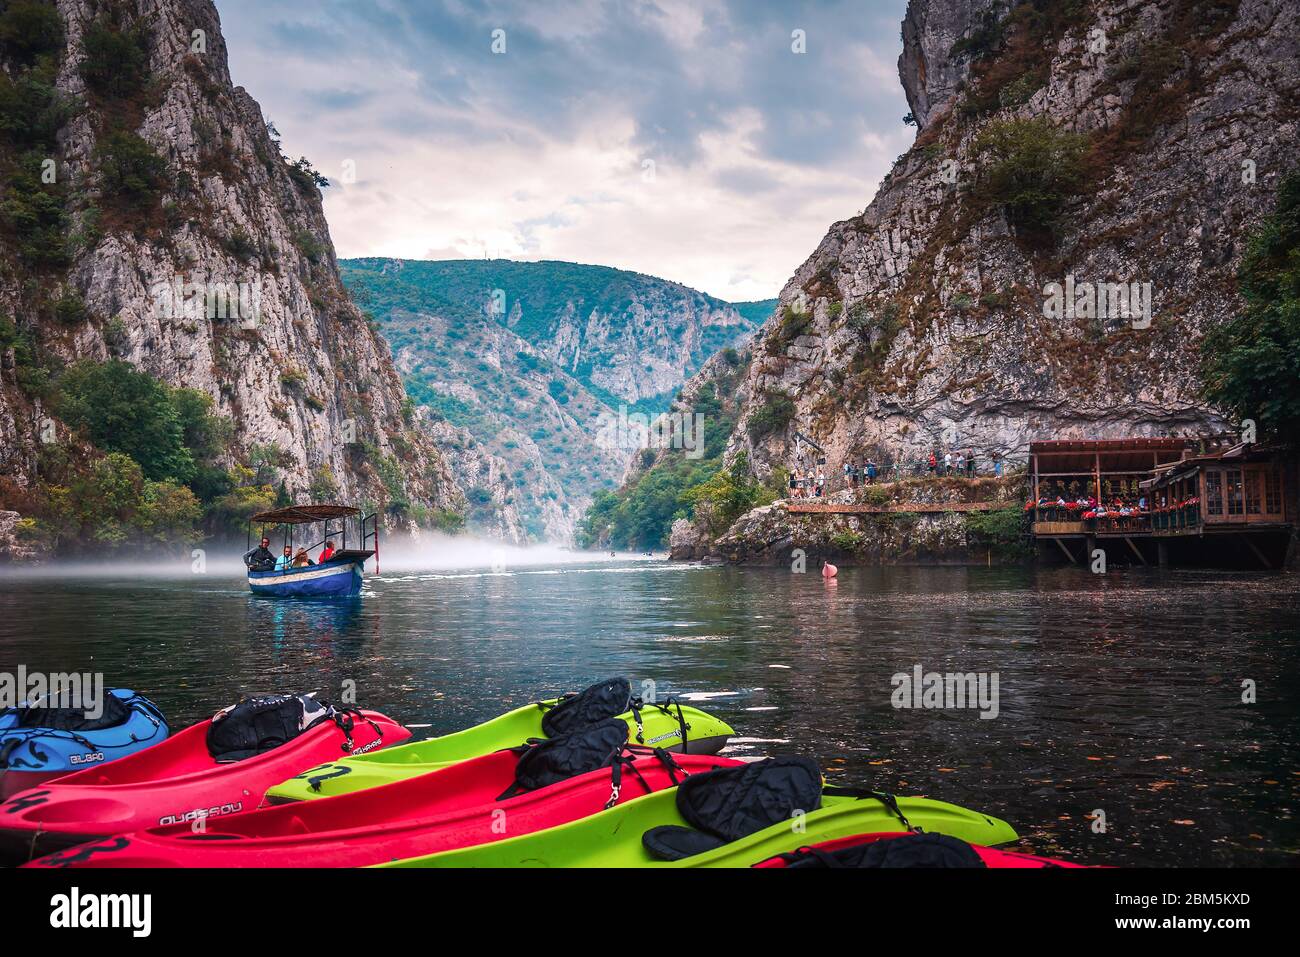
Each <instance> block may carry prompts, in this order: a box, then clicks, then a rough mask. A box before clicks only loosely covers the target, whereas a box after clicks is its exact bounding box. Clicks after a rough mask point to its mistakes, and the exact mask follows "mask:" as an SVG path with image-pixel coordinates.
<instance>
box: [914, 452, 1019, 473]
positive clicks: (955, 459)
mask: <svg viewBox="0 0 1300 957" xmlns="http://www.w3.org/2000/svg"><path fill="white" fill-rule="evenodd" d="M926 466H927V469H928V471H929V472H930V474H931V475H965V476H966V478H974V477H975V450H974V449H967V450H966V451H965V452H962V451H961V450H958V451H957V453H956V454H953V452H952V451H951V450H949V451H947V452H944V453H943V457H942V458H940V456H939V454H938V452H936V451H933V450H932V451H931V452H930V458H929V460H928V461H927V462H926ZM993 471H994V474H995V475H1001V474H1002V458H1001V456H999V455H998V454H997V453H994V455H993Z"/></svg>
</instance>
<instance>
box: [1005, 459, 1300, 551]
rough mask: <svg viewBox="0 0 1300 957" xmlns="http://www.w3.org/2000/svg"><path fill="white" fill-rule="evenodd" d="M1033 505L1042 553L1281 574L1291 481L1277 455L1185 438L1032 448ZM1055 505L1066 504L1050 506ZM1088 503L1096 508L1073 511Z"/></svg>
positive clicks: (1291, 511) (1291, 510) (1292, 517)
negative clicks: (1210, 445) (1272, 570)
mask: <svg viewBox="0 0 1300 957" xmlns="http://www.w3.org/2000/svg"><path fill="white" fill-rule="evenodd" d="M1029 471H1030V479H1031V482H1032V486H1031V490H1030V494H1031V499H1030V503H1029V504H1028V505H1027V506H1026V508H1027V509H1030V510H1032V511H1033V513H1034V514H1033V535H1034V538H1035V540H1036V542H1037V545H1038V548H1039V553H1040V556H1042V557H1044V558H1049V557H1051V555H1053V554H1055V555H1057V556H1059V557H1063V558H1065V559H1068V560H1069V561H1070V562H1072V563H1077V564H1082V565H1085V566H1086V565H1088V564H1089V563H1090V560H1091V556H1092V555H1093V552H1094V550H1095V549H1097V548H1101V549H1102V550H1104V551H1105V552H1106V557H1107V561H1123V560H1128V561H1131V562H1135V563H1140V564H1143V565H1150V564H1160V565H1165V564H1168V563H1170V562H1174V563H1178V564H1183V563H1186V564H1215V565H1223V564H1229V565H1240V566H1243V567H1253V568H1260V567H1264V568H1279V567H1281V566H1282V564H1283V563H1284V562H1285V560H1286V557H1287V549H1288V547H1290V543H1291V540H1292V531H1293V527H1294V523H1295V521H1296V497H1295V496H1296V491H1295V485H1294V483H1295V481H1296V477H1295V476H1294V475H1289V474H1288V469H1287V463H1286V462H1285V460H1284V459H1283V457H1282V456H1281V454H1280V453H1279V452H1278V450H1276V449H1272V448H1269V447H1267V446H1262V445H1254V444H1249V443H1238V444H1234V445H1223V446H1221V447H1216V448H1210V449H1208V450H1203V447H1202V444H1201V443H1197V442H1193V440H1191V439H1175V438H1151V439H1143V438H1134V439H1100V440H1072V439H1061V440H1052V441H1042V442H1032V443H1030V446H1029ZM1058 500H1062V501H1064V502H1065V503H1066V504H1065V505H1058V504H1056V503H1057V501H1058ZM1083 500H1091V501H1095V502H1096V503H1097V505H1096V506H1095V507H1093V506H1088V505H1080V504H1078V503H1079V502H1080V501H1083Z"/></svg>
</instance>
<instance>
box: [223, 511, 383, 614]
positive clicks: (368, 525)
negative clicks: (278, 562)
mask: <svg viewBox="0 0 1300 957" xmlns="http://www.w3.org/2000/svg"><path fill="white" fill-rule="evenodd" d="M351 518H356V519H357V521H356V522H355V523H349V521H348V520H349V519H351ZM317 522H319V523H321V524H322V525H323V527H324V530H323V532H322V533H321V536H320V538H319V539H317V540H315V541H314V542H312V543H311V544H308V542H311V540H312V539H313V538H314V535H313V534H312V533H311V527H312V526H313V525H315V524H316V523H317ZM349 524H353V527H354V528H355V529H356V530H357V532H358V535H357V536H354V538H353V541H354V543H356V544H357V545H359V547H354V548H349V547H348V526H349ZM257 525H260V526H261V528H262V534H261V535H260V536H259V541H260V540H261V539H262V538H269V539H271V541H272V544H273V545H274V544H275V539H276V537H277V536H276V535H275V534H273V532H274V529H276V528H283V529H284V532H283V542H282V543H281V545H280V547H281V549H283V548H286V547H288V548H292V549H293V550H294V554H296V553H297V550H298V549H299V548H306V549H307V552H308V554H309V555H310V556H312V559H313V561H314V560H315V557H316V555H317V554H319V552H320V550H321V548H322V547H323V546H324V544H325V542H326V541H335V542H337V543H338V546H339V548H338V550H337V551H335V552H334V554H333V556H332V557H331V558H330V559H329V560H328V561H324V562H320V563H318V564H315V565H303V566H300V567H297V568H281V569H267V570H256V569H254V568H252V567H250V568H249V569H248V587H249V589H251V590H252V592H253V594H255V595H266V596H269V597H273V598H318V597H323V598H355V597H357V596H358V595H360V594H361V578H362V574H363V572H364V571H365V565H366V560H367V559H368V558H370V557H372V556H373V557H374V559H375V571H378V570H379V517H378V515H377V514H375V513H371V514H370V515H365V514H363V513H362V511H361V509H359V508H353V507H351V506H348V505H290V506H288V507H287V508H277V509H272V510H271V511H269V512H258V513H257V514H256V515H254V516H253V517H252V518H251V519H249V523H248V533H249V544H250V545H251V543H252V532H253V527H254V526H257ZM303 526H307V534H305V535H302V534H298V535H297V536H296V537H297V538H298V539H299V541H297V542H295V541H294V538H295V533H297V532H299V530H300V529H301V528H302V527H303ZM268 530H270V531H268Z"/></svg>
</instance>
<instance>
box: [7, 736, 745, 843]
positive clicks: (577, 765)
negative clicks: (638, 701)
mask: <svg viewBox="0 0 1300 957" xmlns="http://www.w3.org/2000/svg"><path fill="white" fill-rule="evenodd" d="M602 735H603V737H602ZM593 740H595V744H594V745H593V744H592V742H593ZM626 741H627V724H626V723H625V722H623V721H621V720H618V719H614V720H613V721H612V722H602V724H600V725H596V726H595V727H594V728H591V729H588V730H585V731H581V732H577V733H575V734H570V735H565V736H562V737H557V738H551V739H548V740H547V741H545V742H541V743H539V744H534V745H532V746H531V747H529V748H527V749H526V750H523V753H522V754H521V753H520V750H509V751H497V752H494V753H493V754H487V755H484V756H483V757H480V758H472V759H470V760H468V761H462V762H461V763H459V764H453V765H451V766H449V767H445V768H440V769H438V770H436V771H430V772H428V773H427V774H422V775H419V776H418V777H412V778H405V779H403V780H399V781H395V782H393V783H392V784H385V785H381V786H379V787H374V788H367V789H364V790H360V791H351V792H348V793H345V794H339V795H336V796H334V797H325V798H318V799H316V800H313V801H301V802H294V803H292V804H279V805H273V806H269V807H266V808H263V809H262V810H260V811H255V812H253V813H251V814H242V815H239V816H238V817H233V818H229V819H227V818H221V819H218V820H209V821H207V822H206V827H205V828H204V829H203V830H202V831H201V832H196V831H195V830H194V829H193V828H191V827H190V826H188V825H184V824H180V825H172V826H169V827H155V828H150V829H149V830H144V831H139V832H137V833H134V834H124V835H121V836H119V837H112V838H108V839H106V840H102V841H97V842H95V843H91V844H85V845H82V846H81V847H74V848H69V849H67V850H64V851H61V852H59V853H57V854H51V855H49V856H48V857H43V858H41V859H39V860H36V861H33V862H32V863H30V864H28V865H27V866H28V867H45V868H60V867H361V866H365V865H369V864H381V863H384V862H387V861H395V860H403V859H405V858H409V857H420V856H424V855H428V854H435V853H438V852H440V851H448V850H453V849H455V848H461V847H468V846H471V845H475V844H487V843H490V842H492V841H499V840H501V839H503V838H507V837H517V836H519V835H521V834H529V833H532V832H534V831H540V830H544V829H545V828H548V827H554V826H555V825H557V824H564V823H567V822H569V821H573V820H577V819H579V818H582V817H586V816H587V815H590V814H596V813H598V812H600V811H602V810H604V809H606V808H607V807H612V806H613V805H614V804H617V803H622V802H625V801H629V800H632V799H633V798H636V797H640V796H641V795H644V794H648V793H650V792H653V791H660V790H663V789H665V788H671V787H673V786H675V785H676V784H677V783H678V782H679V781H681V780H684V779H685V778H686V777H687V776H688V775H691V774H696V773H701V772H704V771H712V770H714V769H716V768H719V767H729V766H731V765H735V764H738V763H740V762H738V761H735V760H732V759H730V758H721V757H717V756H714V755H687V754H668V753H667V752H666V751H660V750H652V749H649V748H645V747H639V746H630V747H629V746H627V745H626ZM575 744H576V747H575V746H574V745H575ZM583 749H585V751H584V750H583ZM561 752H563V753H562V754H561ZM575 753H576V754H578V757H577V758H576V759H575V758H574V754H575ZM557 754H560V758H561V759H560V760H558V761H554V760H549V759H550V758H554V757H555V756H556V755H557ZM537 758H540V759H541V760H540V761H539V760H535V759H537ZM540 764H548V765H549V770H545V771H544V773H542V774H540V775H539V774H538V773H537V771H538V766H539V765H540ZM588 768H591V769H592V770H588ZM310 774H311V771H307V772H304V775H303V776H306V775H310ZM538 785H540V786H538Z"/></svg>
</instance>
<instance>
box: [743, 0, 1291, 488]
mask: <svg viewBox="0 0 1300 957" xmlns="http://www.w3.org/2000/svg"><path fill="white" fill-rule="evenodd" d="M1298 16H1300V10H1298V8H1297V4H1296V3H1295V2H1294V0H1239V2H1238V0H1178V2H1175V0H1076V2H1065V3H1055V2H1053V3H1049V2H1023V3H1015V4H1010V3H997V2H981V0H912V2H911V3H910V4H909V7H908V11H907V17H906V19H905V21H904V23H903V41H904V49H903V52H902V55H901V57H900V60H899V72H900V76H901V78H902V81H903V86H904V88H905V91H906V94H907V99H908V102H909V104H910V105H911V108H912V114H913V117H914V119H915V121H916V123H917V124H918V136H917V139H916V143H915V145H914V146H913V147H912V148H911V149H910V150H909V151H908V152H907V153H906V154H904V155H903V156H901V157H900V158H899V159H898V161H897V163H896V164H895V166H894V168H893V170H892V171H891V172H890V174H889V175H888V176H887V177H886V178H885V180H884V182H883V183H882V185H881V187H880V190H879V192H878V194H877V195H876V197H875V199H874V200H873V201H872V202H871V204H870V205H869V206H868V207H867V209H866V211H865V213H864V214H862V215H861V216H855V217H853V218H851V219H847V220H845V221H843V222H840V223H836V224H835V225H833V226H832V227H831V228H830V230H829V232H828V233H827V235H826V237H825V239H823V240H822V242H821V244H820V245H819V246H818V247H817V249H816V250H814V252H813V253H812V255H811V256H809V258H808V259H807V260H806V261H805V262H804V263H803V265H801V266H800V267H799V268H798V269H797V270H796V272H795V274H794V276H793V277H792V278H791V279H790V281H789V283H788V284H787V285H786V287H785V288H784V289H783V290H782V292H781V304H780V307H779V309H778V311H777V314H776V315H774V316H773V318H772V319H771V320H769V322H768V323H767V324H766V325H765V327H764V328H763V330H762V331H761V332H760V333H759V334H758V337H757V340H756V341H757V347H756V350H755V357H754V359H753V361H752V362H751V364H750V366H749V369H748V373H747V376H746V379H745V383H744V385H743V387H742V389H741V390H740V395H741V398H742V403H743V411H742V414H741V417H740V421H739V424H738V426H737V428H736V430H735V432H734V434H733V436H732V439H731V443H730V447H729V456H732V457H734V456H735V455H736V454H738V453H739V452H742V451H743V452H746V453H747V454H748V456H749V460H750V462H751V463H752V465H753V467H754V468H755V470H756V471H757V472H758V474H759V475H760V476H764V475H767V474H769V473H770V472H771V470H773V469H774V468H776V467H777V466H783V465H784V466H789V465H792V464H793V442H794V435H795V432H796V431H799V432H802V433H803V434H805V435H807V436H809V437H811V438H813V439H814V440H815V441H816V442H818V443H819V444H820V445H821V446H823V447H824V448H825V449H826V452H827V457H828V459H829V468H828V473H829V474H834V472H835V471H836V470H838V467H839V465H840V463H842V462H843V461H845V459H846V457H850V456H852V457H855V458H856V457H859V456H864V455H871V456H873V457H874V458H875V459H876V460H877V461H883V462H889V461H894V460H901V461H905V462H914V461H916V460H918V459H920V458H921V457H922V456H923V455H925V454H927V453H928V451H929V450H930V449H931V448H934V447H941V448H942V447H948V448H951V447H954V446H959V447H961V448H963V449H965V448H973V449H974V450H975V451H976V453H977V455H979V456H980V458H981V460H982V461H983V462H985V463H987V461H988V456H989V455H990V454H992V453H995V452H996V453H1000V454H1002V455H1004V456H1008V457H1009V458H1011V459H1013V460H1014V459H1016V458H1017V457H1023V454H1024V452H1025V449H1026V446H1027V444H1028V442H1029V441H1030V440H1032V439H1035V438H1040V437H1113V436H1125V435H1135V434H1136V435H1164V434H1183V433H1194V434H1196V433H1204V432H1217V431H1222V430H1225V429H1233V428H1235V427H1236V425H1237V424H1236V423H1232V422H1227V421H1225V420H1224V419H1223V418H1222V417H1221V416H1220V414H1219V413H1218V412H1217V411H1216V410H1215V409H1213V408H1209V407H1207V406H1206V404H1205V403H1204V402H1203V401H1202V400H1201V398H1200V397H1199V385H1200V380H1199V348H1200V342H1201V339H1202V336H1203V333H1204V332H1205V330H1206V329H1207V328H1209V327H1210V326H1211V325H1212V324H1213V323H1215V322H1216V321H1218V320H1219V319H1220V318H1222V317H1223V316H1225V315H1227V314H1229V313H1230V312H1232V311H1233V310H1235V309H1237V308H1239V301H1238V299H1237V298H1236V296H1235V285H1234V273H1235V270H1236V267H1237V265H1238V263H1239V261H1240V257H1241V254H1242V251H1243V237H1244V236H1245V234H1246V232H1247V231H1248V229H1249V228H1250V227H1251V225H1252V224H1253V223H1255V222H1256V221H1257V220H1258V218H1259V217H1260V216H1261V215H1262V214H1263V213H1264V212H1266V211H1267V208H1268V204H1269V202H1270V201H1271V197H1272V196H1273V194H1274V189H1275V187H1276V184H1277V182H1278V179H1279V177H1280V176H1281V175H1283V174H1284V173H1285V172H1286V171H1287V170H1288V169H1289V168H1290V167H1292V166H1293V165H1294V164H1295V163H1296V162H1297V153H1296V143H1297V118H1298V116H1300V107H1298V106H1297V104H1298V102H1300V101H1298V100H1297V93H1298V92H1300V31H1297V30H1296V22H1297V17H1298ZM1067 300H1069V301H1067Z"/></svg>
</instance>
